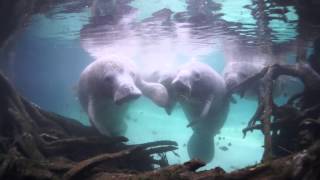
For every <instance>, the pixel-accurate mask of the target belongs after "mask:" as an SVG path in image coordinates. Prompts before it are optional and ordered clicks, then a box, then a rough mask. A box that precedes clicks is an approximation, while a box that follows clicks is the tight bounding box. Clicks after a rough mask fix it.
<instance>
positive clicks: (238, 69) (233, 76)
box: [223, 61, 265, 99]
mask: <svg viewBox="0 0 320 180" xmlns="http://www.w3.org/2000/svg"><path fill="white" fill-rule="evenodd" d="M264 67H265V65H264V64H262V63H253V62H244V61H235V62H228V63H227V65H226V67H225V68H224V70H223V78H224V80H225V83H226V86H227V89H228V90H230V89H232V88H234V87H237V86H238V85H240V84H241V83H242V82H244V81H245V80H246V79H248V78H249V77H251V76H253V75H255V74H257V73H259V72H260V71H261V70H262V69H263V68H264ZM258 85H259V82H257V83H253V84H250V85H249V86H246V87H243V88H240V89H239V91H238V93H239V94H240V95H241V96H244V97H245V98H247V99H253V98H256V97H257V93H258ZM244 88H245V89H244Z"/></svg>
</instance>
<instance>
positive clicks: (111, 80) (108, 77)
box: [104, 75, 113, 84]
mask: <svg viewBox="0 0 320 180" xmlns="http://www.w3.org/2000/svg"><path fill="white" fill-rule="evenodd" d="M104 82H105V83H108V84H111V83H112V82H113V76H110V75H107V76H105V77H104Z"/></svg>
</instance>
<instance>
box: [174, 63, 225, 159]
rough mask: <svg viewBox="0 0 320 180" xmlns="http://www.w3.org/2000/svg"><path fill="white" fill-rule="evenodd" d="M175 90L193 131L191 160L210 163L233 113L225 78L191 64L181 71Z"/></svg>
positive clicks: (190, 141)
mask: <svg viewBox="0 0 320 180" xmlns="http://www.w3.org/2000/svg"><path fill="white" fill-rule="evenodd" d="M172 87H173V88H174V90H175V92H176V95H177V98H178V102H179V103H180V104H181V106H182V108H183V111H184V113H185V115H186V117H187V119H188V121H189V123H190V124H189V125H191V127H192V130H193V134H192V136H191V137H190V139H189V141H188V154H189V157H190V158H198V159H201V160H203V161H204V162H210V161H211V160H212V159H213V157H214V136H215V135H216V134H217V133H219V130H220V129H221V127H222V126H223V124H224V122H225V120H226V118H227V114H228V111H229V100H228V97H227V96H226V85H225V83H224V80H223V78H222V77H221V76H220V75H219V74H218V73H217V72H215V71H214V70H213V69H212V68H211V67H209V66H208V65H206V64H203V63H200V62H197V61H191V62H189V63H187V64H185V65H184V66H182V67H181V68H180V69H179V70H178V72H177V74H176V76H175V78H174V79H173V81H172Z"/></svg>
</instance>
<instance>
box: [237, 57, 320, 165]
mask: <svg viewBox="0 0 320 180" xmlns="http://www.w3.org/2000/svg"><path fill="white" fill-rule="evenodd" d="M280 75H289V76H293V77H296V78H299V79H301V80H302V82H303V83H304V85H305V90H304V92H303V93H302V94H298V95H296V96H293V97H292V98H290V99H289V101H288V102H287V104H286V105H285V106H283V107H289V106H290V107H291V112H296V113H295V115H296V116H295V117H294V118H292V116H290V114H288V111H287V110H288V108H287V109H283V107H277V106H276V105H275V104H274V102H273V95H272V91H273V81H274V80H276V79H277V78H278V77H279V76H280ZM258 80H259V81H260V83H259V84H260V85H259V93H258V102H259V103H258V108H257V110H256V112H255V114H254V115H253V117H252V118H251V120H250V121H249V123H248V126H247V127H246V128H244V129H243V134H244V137H245V135H246V132H247V131H252V130H254V129H260V130H262V132H263V134H264V137H265V139H264V148H265V151H264V155H263V160H264V161H267V160H270V159H272V157H273V153H272V136H271V131H273V130H276V128H272V127H276V126H273V124H274V123H277V124H280V123H278V121H279V119H282V121H281V120H280V121H281V123H287V122H288V121H291V123H294V122H296V121H300V120H301V119H303V118H306V117H308V116H310V115H312V114H316V112H317V111H319V109H320V108H319V106H320V105H319V104H320V99H318V101H314V100H313V99H312V98H314V97H311V96H310V95H309V94H310V93H311V94H313V93H312V92H319V90H320V75H319V74H317V72H315V71H314V70H313V69H312V68H311V67H310V66H309V65H308V64H306V63H297V64H294V65H279V64H274V65H271V66H269V67H266V68H264V69H263V70H262V71H261V72H260V73H258V74H256V75H254V76H252V77H250V78H248V79H247V80H246V81H245V82H244V83H243V84H240V85H239V86H238V87H234V88H233V89H232V91H231V93H232V92H235V91H237V89H241V87H243V86H246V85H248V84H251V83H253V82H256V81H258ZM298 98H299V100H300V101H301V103H300V104H301V106H300V107H298V109H297V107H293V102H294V101H296V100H297V99H298ZM310 99H312V100H310ZM310 102H311V103H310ZM293 109H295V110H293ZM283 110H285V111H283ZM292 110H293V111H292ZM282 111H283V112H282ZM297 112H299V113H297ZM279 114H281V115H282V116H283V114H286V116H290V117H291V119H290V120H289V118H286V121H283V118H284V117H282V116H281V117H279ZM291 115H292V114H291ZM257 121H260V124H258V125H256V122H257Z"/></svg>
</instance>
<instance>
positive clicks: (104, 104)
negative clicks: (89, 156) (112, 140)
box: [78, 57, 168, 136]
mask: <svg viewBox="0 0 320 180" xmlns="http://www.w3.org/2000/svg"><path fill="white" fill-rule="evenodd" d="M142 94H143V95H145V96H146V97H148V98H150V99H151V100H152V101H153V102H154V103H156V104H157V105H159V106H163V107H164V106H165V105H166V104H167V100H168V93H167V90H166V88H165V87H164V86H163V85H161V84H159V83H148V82H145V81H143V80H142V79H141V78H140V75H139V74H138V73H137V72H136V68H135V66H134V64H133V63H131V62H130V61H128V60H127V61H124V60H123V59H117V58H116V57H113V58H110V59H104V60H96V61H94V62H92V63H91V64H89V65H88V66H87V67H86V68H85V69H84V71H83V72H82V73H81V76H80V81H79V85H78V96H79V100H80V103H81V105H82V107H83V109H84V110H85V111H86V113H87V114H88V116H89V120H90V122H91V124H92V125H93V126H94V127H95V128H97V130H98V131H99V132H100V133H102V134H104V135H107V136H117V135H123V134H124V133H125V131H126V129H127V125H126V123H125V121H124V116H125V112H126V110H127V109H128V107H129V103H128V102H131V101H132V100H134V99H137V98H138V97H140V96H141V95H142Z"/></svg>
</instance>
